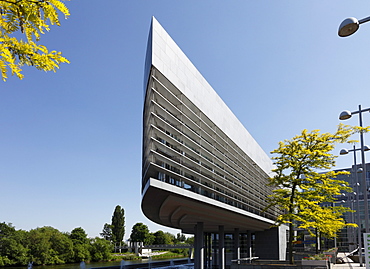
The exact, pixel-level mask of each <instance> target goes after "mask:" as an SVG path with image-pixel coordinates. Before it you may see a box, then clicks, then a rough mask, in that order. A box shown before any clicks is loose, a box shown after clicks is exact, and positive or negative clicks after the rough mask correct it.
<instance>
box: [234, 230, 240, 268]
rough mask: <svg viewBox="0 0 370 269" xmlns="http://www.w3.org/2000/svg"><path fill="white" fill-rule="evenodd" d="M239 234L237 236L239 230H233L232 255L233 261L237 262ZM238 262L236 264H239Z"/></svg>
mask: <svg viewBox="0 0 370 269" xmlns="http://www.w3.org/2000/svg"><path fill="white" fill-rule="evenodd" d="M239 237H240V234H239V229H235V230H234V235H233V239H234V251H233V252H234V254H233V259H234V260H239V259H240V238H239ZM239 263H240V262H238V264H239Z"/></svg>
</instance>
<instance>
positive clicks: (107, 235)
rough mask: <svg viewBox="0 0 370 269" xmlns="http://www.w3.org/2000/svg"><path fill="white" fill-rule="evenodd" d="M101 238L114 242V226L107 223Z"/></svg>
mask: <svg viewBox="0 0 370 269" xmlns="http://www.w3.org/2000/svg"><path fill="white" fill-rule="evenodd" d="M100 236H101V237H103V238H104V239H105V240H108V241H110V242H112V241H113V240H112V225H111V224H108V223H105V224H104V227H103V231H102V232H101V233H100Z"/></svg>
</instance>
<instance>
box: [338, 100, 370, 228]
mask: <svg viewBox="0 0 370 269" xmlns="http://www.w3.org/2000/svg"><path fill="white" fill-rule="evenodd" d="M366 111H370V108H367V109H361V105H359V106H358V111H354V112H350V111H348V110H345V111H343V112H342V113H340V115H339V119H340V120H346V119H349V118H351V117H352V115H353V114H358V115H359V125H360V127H362V112H366ZM360 143H361V148H360V150H361V160H362V169H363V173H362V184H361V185H362V191H363V194H364V215H365V231H366V233H368V232H369V205H368V202H367V200H368V199H367V184H366V163H365V147H364V134H363V132H362V130H360Z"/></svg>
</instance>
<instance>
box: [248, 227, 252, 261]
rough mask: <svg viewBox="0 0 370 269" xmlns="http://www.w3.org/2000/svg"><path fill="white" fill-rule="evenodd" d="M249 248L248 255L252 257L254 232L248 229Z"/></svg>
mask: <svg viewBox="0 0 370 269" xmlns="http://www.w3.org/2000/svg"><path fill="white" fill-rule="evenodd" d="M247 249H248V257H249V258H251V257H252V233H251V231H247Z"/></svg>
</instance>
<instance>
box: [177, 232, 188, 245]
mask: <svg viewBox="0 0 370 269" xmlns="http://www.w3.org/2000/svg"><path fill="white" fill-rule="evenodd" d="M185 240H186V236H185V235H184V234H180V233H177V235H176V239H175V243H176V244H177V243H181V242H185Z"/></svg>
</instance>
